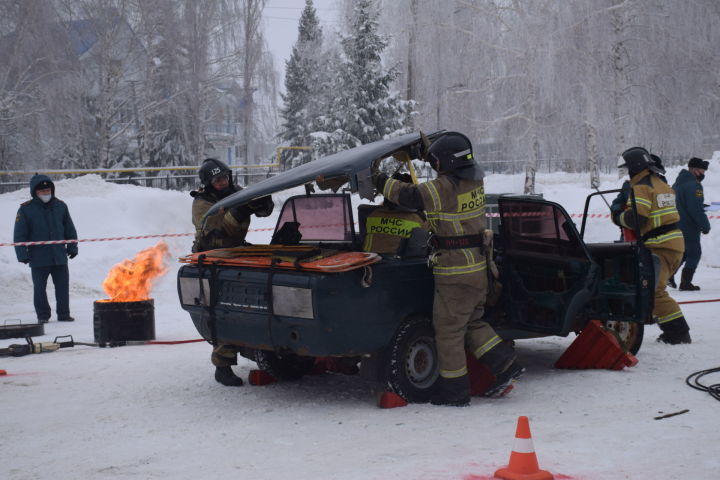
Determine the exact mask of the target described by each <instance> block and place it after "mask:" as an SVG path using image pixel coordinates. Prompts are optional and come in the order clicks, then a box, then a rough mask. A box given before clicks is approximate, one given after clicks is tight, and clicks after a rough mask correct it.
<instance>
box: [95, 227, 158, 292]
mask: <svg viewBox="0 0 720 480" xmlns="http://www.w3.org/2000/svg"><path fill="white" fill-rule="evenodd" d="M168 256H169V253H168V246H167V244H166V243H165V242H163V241H162V240H161V241H159V242H158V243H157V245H155V246H154V247H150V248H146V249H145V250H142V251H141V252H139V253H138V254H137V255H135V258H134V259H132V260H123V261H122V262H120V263H118V264H117V265H115V266H114V267H113V268H111V269H110V273H108V276H107V277H106V278H105V281H103V285H102V286H103V290H105V293H107V294H108V297H110V299H106V300H99V301H102V302H137V301H141V300H148V299H150V290H152V287H153V283H154V282H155V280H156V279H157V278H158V277H160V276H162V275H164V274H166V273H167V271H168V270H167V268H166V266H165V260H166V259H167V258H168Z"/></svg>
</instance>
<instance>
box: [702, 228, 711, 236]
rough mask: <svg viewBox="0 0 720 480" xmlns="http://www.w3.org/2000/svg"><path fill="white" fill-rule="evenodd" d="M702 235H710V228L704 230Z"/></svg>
mask: <svg viewBox="0 0 720 480" xmlns="http://www.w3.org/2000/svg"><path fill="white" fill-rule="evenodd" d="M702 233H703V235H707V234H708V233H710V229H709V228H708V229H707V230H703V231H702Z"/></svg>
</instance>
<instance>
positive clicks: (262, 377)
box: [248, 370, 277, 385]
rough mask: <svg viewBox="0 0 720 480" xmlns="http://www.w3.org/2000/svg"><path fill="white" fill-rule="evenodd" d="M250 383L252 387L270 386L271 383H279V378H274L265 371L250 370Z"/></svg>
mask: <svg viewBox="0 0 720 480" xmlns="http://www.w3.org/2000/svg"><path fill="white" fill-rule="evenodd" d="M248 382H249V383H250V385H270V384H271V383H275V382H277V378H275V377H273V376H272V375H270V374H269V373H268V372H266V371H265V370H250V375H248Z"/></svg>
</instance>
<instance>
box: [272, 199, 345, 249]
mask: <svg viewBox="0 0 720 480" xmlns="http://www.w3.org/2000/svg"><path fill="white" fill-rule="evenodd" d="M286 222H297V223H299V226H298V229H299V231H300V234H301V235H302V241H303V242H306V241H310V242H348V241H351V240H352V239H353V224H352V222H353V220H352V215H351V213H350V210H349V202H348V199H347V196H346V195H313V196H310V197H308V196H304V195H302V196H297V197H291V198H289V199H288V200H287V201H286V202H285V205H283V209H282V212H281V213H280V217H279V219H278V224H277V227H276V229H275V230H276V231H277V230H279V229H280V228H282V226H283V225H284V224H285V223H286Z"/></svg>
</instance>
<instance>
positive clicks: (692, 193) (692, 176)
mask: <svg viewBox="0 0 720 480" xmlns="http://www.w3.org/2000/svg"><path fill="white" fill-rule="evenodd" d="M707 169H708V162H707V161H705V160H701V159H699V158H691V159H690V161H689V162H688V168H687V170H681V171H680V174H679V175H678V177H677V180H675V183H674V184H673V190H675V195H676V196H677V209H678V212H679V213H680V222H678V223H679V226H680V230H682V233H683V238H684V239H685V254H684V255H683V261H684V262H685V267H684V268H683V269H682V273H681V274H680V290H700V287H698V286H696V285H693V283H692V279H693V276H694V275H695V269H696V268H697V266H698V263H700V256H701V255H702V249H701V247H700V234H701V233H704V234H707V233H709V232H710V222H709V221H708V218H707V215H706V214H705V205H704V201H705V196H704V195H703V187H702V183H701V182H702V180H703V179H704V178H705V171H706V170H707ZM673 283H674V282H673Z"/></svg>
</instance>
